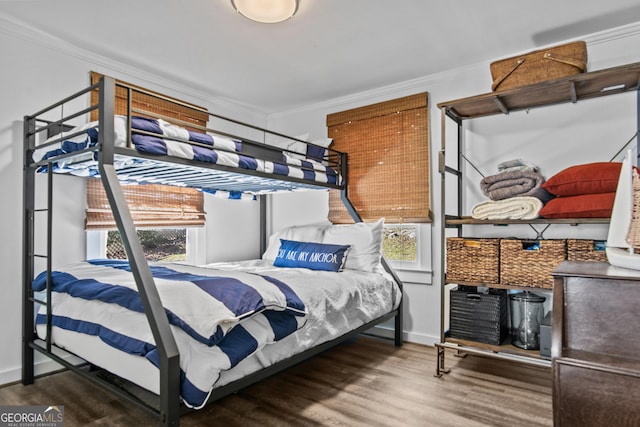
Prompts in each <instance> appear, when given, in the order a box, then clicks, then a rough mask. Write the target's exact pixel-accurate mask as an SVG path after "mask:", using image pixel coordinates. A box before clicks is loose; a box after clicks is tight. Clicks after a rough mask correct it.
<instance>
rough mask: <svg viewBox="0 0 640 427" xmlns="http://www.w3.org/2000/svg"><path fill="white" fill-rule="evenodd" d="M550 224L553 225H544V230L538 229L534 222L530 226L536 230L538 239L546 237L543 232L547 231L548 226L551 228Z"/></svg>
mask: <svg viewBox="0 0 640 427" xmlns="http://www.w3.org/2000/svg"><path fill="white" fill-rule="evenodd" d="M550 226H551V224H547V226H546V227H544V228H543V229H542V231H538V229H537V228H535V227H534V226H533V224H529V227H531V228H532V229H533V231H535V232H536V240H541V239H544V236H543V234H544V232H545V231H547V228H549V227H550Z"/></svg>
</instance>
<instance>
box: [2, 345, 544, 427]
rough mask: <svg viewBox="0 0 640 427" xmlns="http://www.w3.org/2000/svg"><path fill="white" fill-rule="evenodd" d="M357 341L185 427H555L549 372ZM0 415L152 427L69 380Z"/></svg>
mask: <svg viewBox="0 0 640 427" xmlns="http://www.w3.org/2000/svg"><path fill="white" fill-rule="evenodd" d="M435 363H436V350H435V349H434V348H433V347H430V346H422V345H417V344H411V343H406V344H405V345H404V346H402V347H400V348H396V347H394V346H393V345H392V343H390V342H389V341H384V340H378V339H374V338H370V337H365V336H361V337H358V338H357V339H353V340H351V341H348V342H346V343H344V344H342V345H340V346H339V347H337V348H335V349H332V350H329V351H327V352H325V353H323V354H321V355H319V356H317V357H315V358H314V359H312V360H309V361H307V362H305V363H302V364H300V365H297V366H296V367H294V368H291V369H289V370H288V371H286V372H283V373H281V374H278V375H275V376H273V377H271V378H269V379H267V380H265V381H262V382H260V383H258V384H255V385H253V386H251V387H248V388H246V389H244V390H242V391H241V392H239V393H237V394H235V395H232V396H229V397H227V398H225V399H222V400H219V401H217V402H214V403H212V404H210V405H208V406H207V407H205V408H204V409H201V410H198V411H193V412H190V413H187V414H185V415H184V416H183V417H182V418H181V420H180V422H181V426H214V425H216V426H218V425H219V426H225V427H233V426H242V427H247V426H296V427H297V426H325V425H330V426H381V427H382V426H394V427H398V426H407V427H411V426H419V427H427V426H429V427H431V426H433V427H440V426H443V427H445V426H447V427H448V426H464V427H479V426H492V427H500V426H504V427H513V426H532V427H535V426H552V425H553V421H552V409H551V372H550V369H548V368H540V367H532V366H527V365H522V364H516V363H512V362H508V361H502V360H496V359H490V358H483V357H478V356H472V355H469V356H467V357H464V358H460V357H456V356H454V354H453V353H451V352H447V367H450V368H451V372H450V373H449V374H446V375H444V376H443V377H441V378H435V377H434V376H433V374H434V372H435ZM0 405H64V412H65V427H73V426H136V427H137V426H152V425H156V424H157V422H156V420H155V418H154V417H153V416H152V415H150V414H148V413H147V412H145V411H143V410H142V409H139V408H138V407H137V406H135V405H133V404H131V403H129V402H127V401H125V400H123V399H120V398H119V397H117V396H115V395H113V394H111V393H109V392H108V391H105V390H103V389H102V388H100V387H98V386H96V385H94V384H92V383H90V382H89V381H87V380H86V379H84V378H82V377H80V376H78V375H76V374H74V373H72V372H61V373H57V374H54V375H50V376H46V377H43V378H39V379H37V380H36V383H35V384H33V385H30V386H26V387H25V386H23V385H21V384H14V385H10V386H6V387H3V388H0Z"/></svg>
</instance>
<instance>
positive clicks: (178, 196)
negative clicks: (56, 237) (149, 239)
mask: <svg viewBox="0 0 640 427" xmlns="http://www.w3.org/2000/svg"><path fill="white" fill-rule="evenodd" d="M122 190H123V192H124V196H125V199H126V200H127V203H128V204H129V209H130V211H131V216H132V217H133V222H134V224H135V225H136V227H140V228H162V227H171V228H183V227H202V226H204V222H205V212H204V197H203V194H202V192H201V191H198V190H194V189H192V188H184V187H172V186H168V185H156V184H147V185H137V184H129V185H127V184H122ZM85 228H86V229H87V230H104V229H115V228H116V223H115V220H114V218H113V214H112V213H111V206H110V205H109V200H108V199H107V194H106V193H105V191H104V188H103V186H102V182H101V181H100V180H99V179H95V178H93V179H87V218H86V226H85Z"/></svg>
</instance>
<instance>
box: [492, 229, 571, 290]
mask: <svg viewBox="0 0 640 427" xmlns="http://www.w3.org/2000/svg"><path fill="white" fill-rule="evenodd" d="M566 259H567V242H566V240H551V239H550V240H536V241H530V240H519V239H502V240H500V283H501V284H503V285H510V286H529V287H534V288H548V289H550V288H553V276H552V275H551V272H552V271H553V270H554V269H555V268H556V267H557V266H558V264H560V263H561V262H562V261H564V260H566Z"/></svg>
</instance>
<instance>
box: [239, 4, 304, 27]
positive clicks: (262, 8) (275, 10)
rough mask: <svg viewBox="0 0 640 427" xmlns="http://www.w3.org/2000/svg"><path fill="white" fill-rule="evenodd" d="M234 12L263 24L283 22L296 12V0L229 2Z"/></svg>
mask: <svg viewBox="0 0 640 427" xmlns="http://www.w3.org/2000/svg"><path fill="white" fill-rule="evenodd" d="M231 4H232V5H233V8H234V9H235V10H236V12H238V13H240V14H241V15H243V16H245V17H247V18H249V19H251V20H253V21H256V22H263V23H265V24H274V23H276V22H282V21H285V20H287V19H289V18H291V17H293V15H294V14H295V13H296V11H297V10H298V0H231Z"/></svg>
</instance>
